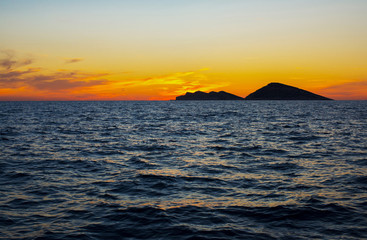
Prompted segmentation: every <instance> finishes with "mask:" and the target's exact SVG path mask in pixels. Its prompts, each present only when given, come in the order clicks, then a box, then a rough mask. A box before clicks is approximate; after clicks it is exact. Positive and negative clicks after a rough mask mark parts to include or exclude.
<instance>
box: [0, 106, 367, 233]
mask: <svg viewBox="0 0 367 240" xmlns="http://www.w3.org/2000/svg"><path fill="white" fill-rule="evenodd" d="M366 109H367V102H366V101H362V102H357V101H355V102H341V101H333V102H317V101H295V102H267V101H263V102H244V101H239V102H235V101H234V102H231V101H228V102H215V101H213V102H210V101H208V102H0V123H1V124H0V153H1V154H0V238H2V239H363V238H365V239H366V238H367V141H366V140H367V111H366Z"/></svg>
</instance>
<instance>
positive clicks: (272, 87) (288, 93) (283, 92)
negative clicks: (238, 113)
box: [245, 82, 332, 100]
mask: <svg viewBox="0 0 367 240" xmlns="http://www.w3.org/2000/svg"><path fill="white" fill-rule="evenodd" d="M245 100H332V99H330V98H327V97H323V96H320V95H317V94H314V93H312V92H309V91H306V90H302V89H299V88H296V87H292V86H288V85H285V84H282V83H275V82H273V83H269V84H268V85H266V86H265V87H262V88H260V89H258V90H256V91H255V92H253V93H251V94H250V95H248V96H247V97H246V98H245Z"/></svg>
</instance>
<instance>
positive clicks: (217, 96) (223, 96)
mask: <svg viewBox="0 0 367 240" xmlns="http://www.w3.org/2000/svg"><path fill="white" fill-rule="evenodd" d="M176 100H244V98H242V97H239V96H236V95H234V94H231V93H227V92H224V91H220V92H210V93H205V92H201V91H197V92H194V93H190V92H187V93H186V94H185V95H182V96H178V97H176Z"/></svg>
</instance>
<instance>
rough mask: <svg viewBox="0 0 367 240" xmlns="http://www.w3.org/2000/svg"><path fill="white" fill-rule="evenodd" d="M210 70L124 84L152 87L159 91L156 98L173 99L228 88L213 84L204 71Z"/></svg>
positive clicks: (127, 85) (125, 83) (225, 84)
mask: <svg viewBox="0 0 367 240" xmlns="http://www.w3.org/2000/svg"><path fill="white" fill-rule="evenodd" d="M207 70H208V69H200V70H196V71H187V72H177V73H172V74H167V75H162V76H155V77H149V78H144V79H137V80H130V81H125V82H123V83H122V84H123V86H125V87H151V88H155V89H157V94H158V95H159V96H157V97H156V98H158V99H159V98H162V97H163V98H172V96H177V95H181V94H184V93H186V92H194V91H199V90H200V91H212V90H216V89H218V88H221V87H225V86H228V85H229V83H227V82H211V81H209V79H208V78H207V76H206V75H205V74H203V72H204V71H207Z"/></svg>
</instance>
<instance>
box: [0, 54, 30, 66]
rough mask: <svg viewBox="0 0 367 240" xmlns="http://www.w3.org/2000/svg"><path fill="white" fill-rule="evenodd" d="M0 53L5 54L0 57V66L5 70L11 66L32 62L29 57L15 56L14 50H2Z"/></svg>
mask: <svg viewBox="0 0 367 240" xmlns="http://www.w3.org/2000/svg"><path fill="white" fill-rule="evenodd" d="M0 53H2V54H3V55H5V56H4V58H3V59H0V67H1V68H2V69H5V70H11V69H13V68H19V67H23V66H26V65H29V64H32V63H33V59H31V58H23V59H18V58H16V56H15V55H16V54H15V51H13V50H2V51H0Z"/></svg>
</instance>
